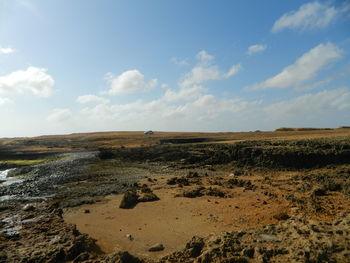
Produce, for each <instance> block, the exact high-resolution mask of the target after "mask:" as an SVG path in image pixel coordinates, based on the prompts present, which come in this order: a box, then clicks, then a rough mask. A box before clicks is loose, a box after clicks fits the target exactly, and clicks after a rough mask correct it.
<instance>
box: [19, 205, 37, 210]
mask: <svg viewBox="0 0 350 263" xmlns="http://www.w3.org/2000/svg"><path fill="white" fill-rule="evenodd" d="M22 210H23V211H34V210H35V206H34V205H31V204H26V205H25V206H23V208H22Z"/></svg>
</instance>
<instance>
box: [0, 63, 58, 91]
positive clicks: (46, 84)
mask: <svg viewBox="0 0 350 263" xmlns="http://www.w3.org/2000/svg"><path fill="white" fill-rule="evenodd" d="M46 72H47V69H45V68H37V67H29V68H27V69H26V70H18V71H15V72H12V73H10V74H8V75H6V76H2V77H0V94H21V93H24V92H26V91H29V92H32V93H33V94H34V95H36V96H39V97H49V96H51V95H52V93H53V86H54V83H55V81H54V80H53V78H52V77H51V76H50V75H49V74H47V73H46Z"/></svg>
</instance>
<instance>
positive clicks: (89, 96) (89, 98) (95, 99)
mask: <svg viewBox="0 0 350 263" xmlns="http://www.w3.org/2000/svg"><path fill="white" fill-rule="evenodd" d="M77 102H78V103H80V104H84V103H89V102H99V103H103V104H105V103H108V102H109V100H108V99H105V98H102V97H99V96H96V95H93V94H87V95H82V96H79V97H78V98H77Z"/></svg>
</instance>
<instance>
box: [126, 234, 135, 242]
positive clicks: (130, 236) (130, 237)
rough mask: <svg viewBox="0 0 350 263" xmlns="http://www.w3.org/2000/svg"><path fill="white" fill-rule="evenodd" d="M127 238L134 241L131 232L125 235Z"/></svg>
mask: <svg viewBox="0 0 350 263" xmlns="http://www.w3.org/2000/svg"><path fill="white" fill-rule="evenodd" d="M125 236H126V238H127V239H129V240H130V241H133V240H134V237H133V236H132V235H130V234H126V235H125Z"/></svg>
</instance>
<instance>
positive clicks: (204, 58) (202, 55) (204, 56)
mask: <svg viewBox="0 0 350 263" xmlns="http://www.w3.org/2000/svg"><path fill="white" fill-rule="evenodd" d="M196 58H197V59H198V60H199V61H200V62H201V63H209V62H211V61H213V60H214V59H215V57H214V56H212V55H210V54H208V52H207V51H205V50H202V51H199V52H198V54H197V55H196Z"/></svg>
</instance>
